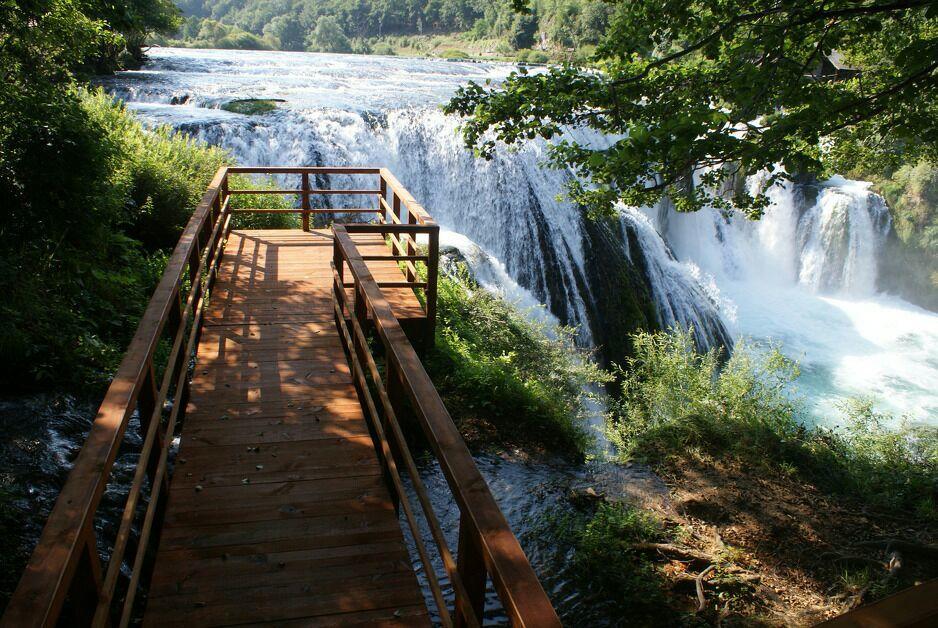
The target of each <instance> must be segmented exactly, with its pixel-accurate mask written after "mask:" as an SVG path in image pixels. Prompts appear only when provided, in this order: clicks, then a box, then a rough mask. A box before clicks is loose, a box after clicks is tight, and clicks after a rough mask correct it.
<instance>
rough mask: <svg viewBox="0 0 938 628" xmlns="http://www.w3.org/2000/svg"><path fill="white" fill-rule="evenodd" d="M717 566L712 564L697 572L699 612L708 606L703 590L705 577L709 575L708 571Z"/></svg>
mask: <svg viewBox="0 0 938 628" xmlns="http://www.w3.org/2000/svg"><path fill="white" fill-rule="evenodd" d="M716 568H717V566H716V565H710V566H709V567H707V568H706V569H704V570H703V571H701V572H700V573H699V574H697V578H696V579H695V583H696V585H697V612H698V613H699V612H700V611H702V610H704V609H705V608H707V598H705V597H704V590H703V579H704V578H706V577H707V574H708V573H710V572H711V571H713V570H714V569H716Z"/></svg>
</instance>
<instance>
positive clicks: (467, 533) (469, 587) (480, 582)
mask: <svg viewBox="0 0 938 628" xmlns="http://www.w3.org/2000/svg"><path fill="white" fill-rule="evenodd" d="M456 563H457V570H458V571H459V577H460V579H461V580H462V583H463V587H465V591H466V596H467V597H468V598H469V605H470V606H471V607H472V609H473V611H474V612H475V616H476V617H477V618H479V620H480V622H481V619H482V611H483V610H484V609H485V580H486V574H485V560H484V559H483V558H482V548H481V547H479V541H478V539H476V534H475V531H474V530H473V529H472V524H471V523H470V522H469V518H468V517H467V516H466V514H465V513H463V514H462V515H461V516H460V518H459V547H458V549H457V554H456ZM470 623H471V622H467V619H466V617H465V614H464V613H463V612H462V610H461V608H460V605H459V604H458V603H457V604H456V626H457V628H462V627H463V626H467V625H470Z"/></svg>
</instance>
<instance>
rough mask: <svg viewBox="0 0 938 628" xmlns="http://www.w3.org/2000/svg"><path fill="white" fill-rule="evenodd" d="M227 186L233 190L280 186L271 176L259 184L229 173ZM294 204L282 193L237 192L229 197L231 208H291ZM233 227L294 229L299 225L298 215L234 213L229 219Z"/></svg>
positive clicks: (243, 176)
mask: <svg viewBox="0 0 938 628" xmlns="http://www.w3.org/2000/svg"><path fill="white" fill-rule="evenodd" d="M228 186H229V187H230V188H231V189H233V190H251V189H254V190H263V189H276V188H279V187H280V186H279V185H278V184H277V181H276V179H274V178H273V177H271V178H269V179H267V180H265V181H263V182H261V183H260V184H258V183H256V182H254V181H252V180H251V179H250V177H247V176H245V175H239V174H235V175H229V177H228ZM295 206H296V205H295V204H294V203H292V202H291V197H289V196H284V195H283V194H237V195H234V196H232V197H231V208H232V209H249V208H254V209H257V208H265V209H291V208H293V207H295ZM231 226H232V228H233V229H296V228H298V227H299V226H300V217H299V214H296V213H292V212H291V213H251V214H234V216H233V217H232V219H231Z"/></svg>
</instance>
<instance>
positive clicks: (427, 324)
mask: <svg viewBox="0 0 938 628" xmlns="http://www.w3.org/2000/svg"><path fill="white" fill-rule="evenodd" d="M427 257H429V259H428V260H427V288H426V291H425V292H424V294H425V295H426V300H427V318H426V320H425V321H424V337H423V349H424V351H428V350H430V349H432V348H433V344H434V342H435V340H436V300H437V282H438V281H439V274H440V227H439V226H438V225H433V226H432V227H431V228H430V241H429V243H428V245H427Z"/></svg>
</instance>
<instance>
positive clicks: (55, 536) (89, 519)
mask: <svg viewBox="0 0 938 628" xmlns="http://www.w3.org/2000/svg"><path fill="white" fill-rule="evenodd" d="M226 179H227V169H226V168H221V169H219V170H218V172H217V173H216V174H215V177H214V179H213V180H212V182H211V184H210V185H209V188H208V190H207V191H206V192H205V194H204V195H203V197H202V201H201V202H200V203H199V204H198V206H197V207H196V209H195V212H194V213H193V214H192V217H191V218H190V219H189V222H188V224H187V225H186V227H185V229H183V232H182V235H181V236H180V238H179V241H178V242H177V244H176V247H175V249H174V250H173V253H172V255H171V256H170V258H169V260H168V262H167V265H166V269H165V271H164V272H163V276H162V278H161V279H160V282H159V284H158V285H157V288H156V291H155V292H154V293H153V297H152V298H151V299H150V302H149V303H148V305H147V308H146V310H145V311H144V314H143V316H142V318H141V320H140V324H139V325H138V326H137V331H136V333H135V334H134V337H133V339H132V340H131V342H130V345H129V347H128V349H127V353H126V354H125V355H124V359H123V360H122V361H121V364H120V366H119V367H118V369H117V373H116V374H115V375H114V379H113V380H112V381H111V384H110V386H109V387H108V390H107V392H106V394H105V396H104V400H103V401H102V403H101V406H100V407H99V408H98V412H97V415H96V416H95V420H94V423H93V424H92V426H91V431H90V433H89V434H88V438H87V440H86V441H85V444H84V445H83V446H82V448H81V450H80V451H79V453H78V457H77V458H76V459H75V464H74V466H73V468H72V470H71V472H70V473H69V475H68V479H67V481H66V482H65V485H64V486H63V487H62V491H61V492H60V493H59V496H58V498H57V499H56V501H55V505H54V506H53V508H52V512H51V513H50V515H49V518H48V520H47V521H46V525H45V527H44V528H43V531H42V535H41V536H40V538H39V542H38V544H37V545H36V548H35V549H34V551H33V553H32V556H31V557H30V559H29V562H28V563H27V565H26V569H25V571H24V572H23V575H22V577H21V578H20V582H19V584H18V586H17V588H16V590H15V591H14V593H13V596H12V597H11V598H10V603H9V605H8V606H7V609H6V612H5V613H4V615H3V618H2V620H0V625H2V626H10V627H14V626H15V627H17V628H19V627H22V626H51V625H54V624H56V623H57V622H58V620H59V615H60V613H61V611H62V607H63V604H64V603H65V599H66V597H68V596H70V597H72V598H73V599H71V605H72V606H73V607H79V606H80V607H81V608H80V609H77V608H76V609H75V610H76V612H77V613H79V614H80V616H82V617H84V618H86V619H87V620H89V622H90V619H91V616H92V615H93V613H94V612H95V610H96V607H97V602H98V598H99V597H100V595H101V593H102V591H101V586H102V581H101V573H102V569H101V565H100V560H99V557H98V550H97V542H96V540H95V534H94V518H95V514H96V512H97V510H98V506H99V505H100V503H101V496H102V494H103V493H104V490H105V488H106V486H107V481H108V478H109V476H110V472H111V468H112V466H113V464H114V460H115V458H116V457H117V453H118V450H119V448H120V445H121V442H122V441H123V437H124V432H125V431H126V429H127V425H128V423H129V422H130V418H131V416H132V415H133V413H134V411H135V410H138V409H139V411H140V416H141V417H145V416H146V417H149V415H150V413H151V412H152V411H153V410H154V409H155V408H161V407H162V404H163V402H164V401H165V399H160V398H157V397H156V395H155V389H156V386H155V382H154V381H153V380H154V363H153V360H154V354H155V352H156V348H157V345H158V344H159V342H160V339H161V338H162V336H163V333H164V328H165V327H166V324H167V322H168V321H170V320H171V319H173V318H174V317H175V319H177V323H178V324H179V325H182V326H184V325H185V324H186V320H185V317H183V316H181V312H180V309H179V308H180V300H179V295H180V290H181V288H182V285H183V281H184V280H185V279H186V277H187V271H188V278H189V279H190V280H192V282H193V283H195V282H196V281H201V279H200V277H199V274H198V273H199V272H200V271H201V270H205V269H203V268H201V265H200V263H199V261H200V259H201V258H202V252H203V251H206V249H208V248H213V247H214V245H215V241H213V240H212V239H211V236H210V233H209V232H210V231H211V232H214V233H216V238H217V237H219V236H218V235H217V230H216V229H215V228H214V227H215V224H216V223H217V221H218V220H220V219H221V216H222V214H223V212H222V211H221V207H222V204H221V201H220V190H221V189H222V188H223V186H224V185H225V182H226ZM213 261H214V262H216V263H217V258H216V259H215V260H213ZM210 263H211V262H210ZM174 367H175V368H188V360H182V359H180V360H173V359H171V360H170V363H169V364H168V365H167V367H166V368H174ZM180 392H181V391H178V390H177V391H176V394H177V396H178V395H179V394H180ZM157 416H159V415H158V414H157ZM141 422H143V421H141ZM163 446H164V447H168V443H163ZM148 462H149V461H148V460H140V461H139V462H138V464H142V465H146V464H147V463H148ZM157 477H158V479H157V481H156V482H155V484H157V485H158V484H159V483H160V482H159V480H160V478H159V476H157ZM132 490H134V487H132ZM138 551H139V552H141V553H142V552H143V549H140V550H138ZM109 593H112V592H109ZM77 597H84V598H85V599H81V600H79V599H76V598H77Z"/></svg>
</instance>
